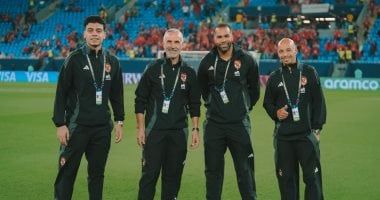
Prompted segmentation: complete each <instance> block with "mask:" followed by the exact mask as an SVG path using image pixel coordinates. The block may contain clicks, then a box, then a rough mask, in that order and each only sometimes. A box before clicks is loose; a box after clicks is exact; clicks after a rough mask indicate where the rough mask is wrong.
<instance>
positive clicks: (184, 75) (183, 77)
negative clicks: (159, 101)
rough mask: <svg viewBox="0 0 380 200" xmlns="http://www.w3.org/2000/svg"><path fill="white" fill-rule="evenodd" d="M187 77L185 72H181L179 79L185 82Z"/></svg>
mask: <svg viewBox="0 0 380 200" xmlns="http://www.w3.org/2000/svg"><path fill="white" fill-rule="evenodd" d="M186 79H187V74H186V73H181V80H182V82H186Z"/></svg>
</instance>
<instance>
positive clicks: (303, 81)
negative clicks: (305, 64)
mask: <svg viewBox="0 0 380 200" xmlns="http://www.w3.org/2000/svg"><path fill="white" fill-rule="evenodd" d="M306 84H307V78H306V76H302V77H301V85H302V86H305V85H306Z"/></svg>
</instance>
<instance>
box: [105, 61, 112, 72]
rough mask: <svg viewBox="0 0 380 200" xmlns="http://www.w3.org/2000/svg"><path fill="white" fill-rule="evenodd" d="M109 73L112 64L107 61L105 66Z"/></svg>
mask: <svg viewBox="0 0 380 200" xmlns="http://www.w3.org/2000/svg"><path fill="white" fill-rule="evenodd" d="M104 67H105V69H104V70H106V72H107V73H110V72H111V65H110V64H109V63H106V65H105V66H104Z"/></svg>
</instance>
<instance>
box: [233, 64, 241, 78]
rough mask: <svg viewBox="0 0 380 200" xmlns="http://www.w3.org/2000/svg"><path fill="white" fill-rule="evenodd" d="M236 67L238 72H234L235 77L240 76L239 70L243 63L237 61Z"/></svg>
mask: <svg viewBox="0 0 380 200" xmlns="http://www.w3.org/2000/svg"><path fill="white" fill-rule="evenodd" d="M234 67H235V69H236V71H235V72H234V75H235V76H240V71H239V69H240V67H241V61H240V60H235V61H234Z"/></svg>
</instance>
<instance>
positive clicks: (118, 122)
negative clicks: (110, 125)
mask: <svg viewBox="0 0 380 200" xmlns="http://www.w3.org/2000/svg"><path fill="white" fill-rule="evenodd" d="M116 124H117V125H120V126H121V127H123V125H124V122H123V121H116Z"/></svg>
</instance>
